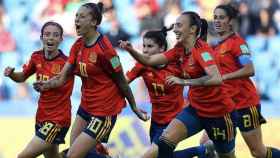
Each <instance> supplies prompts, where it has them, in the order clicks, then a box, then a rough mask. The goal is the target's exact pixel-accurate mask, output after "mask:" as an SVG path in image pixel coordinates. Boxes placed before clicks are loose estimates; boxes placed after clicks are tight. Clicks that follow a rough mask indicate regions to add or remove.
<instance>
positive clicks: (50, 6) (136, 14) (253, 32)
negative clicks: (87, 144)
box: [0, 0, 280, 158]
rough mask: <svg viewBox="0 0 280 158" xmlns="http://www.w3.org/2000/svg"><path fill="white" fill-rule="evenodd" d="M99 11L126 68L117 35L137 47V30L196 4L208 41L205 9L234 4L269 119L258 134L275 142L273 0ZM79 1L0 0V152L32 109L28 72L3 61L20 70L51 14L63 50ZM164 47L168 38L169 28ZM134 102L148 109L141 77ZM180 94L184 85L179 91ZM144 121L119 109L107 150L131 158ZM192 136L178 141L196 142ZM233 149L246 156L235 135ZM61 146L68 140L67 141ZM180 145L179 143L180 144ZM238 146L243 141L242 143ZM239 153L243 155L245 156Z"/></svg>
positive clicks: (24, 132)
mask: <svg viewBox="0 0 280 158" xmlns="http://www.w3.org/2000/svg"><path fill="white" fill-rule="evenodd" d="M100 1H102V2H103V3H104V7H105V11H104V16H103V21H102V24H101V26H100V28H99V30H100V31H101V32H102V33H103V34H106V35H107V36H108V37H109V38H110V40H111V42H112V44H113V46H114V47H116V49H117V52H118V54H119V56H120V58H121V62H122V65H123V68H124V70H125V72H126V71H127V70H129V69H130V68H131V67H132V66H133V65H134V63H135V61H134V60H133V59H132V58H131V57H130V55H129V54H128V53H126V52H124V51H122V50H120V49H118V48H117V41H118V40H120V39H121V40H130V41H131V42H132V43H133V45H134V46H135V47H136V48H137V49H140V50H141V45H142V40H141V34H142V33H143V31H145V30H146V29H160V28H161V27H163V26H169V25H171V24H172V23H173V22H174V21H175V20H176V17H177V16H178V15H179V14H180V13H181V12H182V11H186V10H187V11H196V12H198V13H199V14H200V15H201V17H204V18H206V19H207V20H208V22H209V38H208V39H209V42H210V43H212V42H215V41H216V38H215V37H216V36H215V33H214V31H213V26H212V20H213V18H212V14H213V9H214V8H215V6H217V5H218V4H221V3H232V4H233V5H234V6H236V7H237V8H238V9H239V12H240V16H239V19H238V21H237V24H236V29H237V31H238V32H239V33H240V34H241V36H243V37H244V38H245V39H246V40H247V42H248V45H249V47H250V49H251V50H252V52H253V61H254V64H255V69H256V75H255V77H254V78H253V80H254V82H255V84H256V86H257V88H258V91H259V93H260V96H261V99H262V105H263V106H262V110H263V114H264V116H265V117H266V118H268V123H267V124H266V125H265V126H264V139H265V142H267V143H268V144H271V145H274V146H278V147H280V136H277V135H273V137H272V136H271V135H272V134H271V133H272V131H278V130H280V119H279V116H280V114H279V111H280V105H279V101H280V34H279V30H280V0H234V1H233V0H100ZM86 2H96V0H0V73H1V75H0V129H1V130H0V158H12V157H16V154H17V153H18V152H19V151H21V149H23V147H24V146H25V144H26V143H28V141H29V140H30V139H31V138H32V135H33V134H34V128H33V127H34V116H35V112H36V108H37V103H36V101H37V99H38V95H39V94H38V93H37V92H35V91H34V90H33V89H32V83H33V82H34V81H35V77H30V78H29V79H28V81H27V82H26V83H21V84H18V83H14V82H13V81H11V80H10V79H9V78H5V77H4V76H3V70H4V68H5V67H6V66H13V67H15V68H16V70H21V67H22V65H23V64H24V63H26V62H27V61H28V59H29V58H30V56H31V54H32V52H33V51H34V50H37V49H40V48H41V41H40V29H41V26H42V25H43V24H44V22H46V21H48V20H54V21H56V22H58V23H60V24H61V25H62V26H63V28H64V32H65V34H64V41H63V42H62V44H61V47H60V48H61V49H62V50H63V51H64V52H65V53H66V54H67V55H68V54H69V50H70V48H71V45H72V44H73V42H74V41H75V39H77V36H76V34H75V28H74V17H75V13H76V11H77V9H78V8H79V7H80V6H81V5H82V4H83V3H86ZM168 40H169V45H170V47H171V46H172V45H173V44H174V42H175V37H174V34H173V33H172V32H169V34H168ZM80 86H81V81H80V79H79V78H76V79H75V86H74V87H75V88H74V91H73V95H72V103H73V109H72V112H73V116H75V113H76V110H77V107H78V106H79V102H80ZM131 88H132V90H133V92H134V94H135V97H136V100H137V102H138V104H139V106H141V107H143V108H144V109H146V110H147V111H150V109H151V107H150V104H149V98H148V96H147V91H146V88H145V86H144V84H143V82H142V80H141V79H139V80H136V81H135V82H133V83H132V84H131ZM185 94H187V89H186V90H185ZM148 126H149V123H142V122H140V121H138V120H137V119H136V117H135V116H134V114H132V113H131V110H130V109H129V108H126V109H124V111H123V113H122V114H121V117H120V119H119V120H118V123H117V127H116V128H115V129H114V131H113V134H112V137H111V143H109V147H110V149H111V152H112V153H113V154H120V155H122V156H123V157H127V158H129V157H137V156H135V155H139V154H141V153H142V152H143V148H145V147H147V146H148V145H149V139H148ZM198 138H199V136H196V137H194V138H191V140H189V141H186V143H183V145H180V146H181V147H184V146H193V145H197V144H198ZM237 142H238V143H237V150H236V151H237V153H238V154H240V155H242V157H250V156H249V153H248V150H247V149H246V147H245V143H244V142H243V140H241V139H240V138H238V141H237ZM66 146H67V144H66ZM180 146H179V148H180ZM244 147H245V148H244ZM244 155H245V156H244Z"/></svg>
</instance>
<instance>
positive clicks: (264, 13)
mask: <svg viewBox="0 0 280 158" xmlns="http://www.w3.org/2000/svg"><path fill="white" fill-rule="evenodd" d="M258 22H259V24H258V25H257V26H258V27H257V33H258V34H262V35H265V36H274V35H275V34H276V33H278V29H277V27H276V25H275V23H274V21H273V20H272V18H271V17H270V16H269V12H268V10H267V9H265V8H263V9H261V11H260V13H259V21H258Z"/></svg>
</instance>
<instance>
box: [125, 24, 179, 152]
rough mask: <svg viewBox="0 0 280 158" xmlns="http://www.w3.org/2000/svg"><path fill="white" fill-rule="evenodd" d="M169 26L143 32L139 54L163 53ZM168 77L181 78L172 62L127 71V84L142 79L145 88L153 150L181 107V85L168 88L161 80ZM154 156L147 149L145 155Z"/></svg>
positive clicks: (136, 67)
mask: <svg viewBox="0 0 280 158" xmlns="http://www.w3.org/2000/svg"><path fill="white" fill-rule="evenodd" d="M171 29H172V27H170V28H168V29H167V28H166V27H164V28H163V29H162V30H151V31H147V32H146V33H145V34H144V36H143V53H144V54H147V55H153V54H158V53H163V52H164V51H166V49H167V40H166V35H167V31H169V30H171ZM169 75H174V76H183V73H181V71H180V65H179V64H177V63H176V62H174V63H169V64H166V65H159V66H154V67H149V66H144V65H142V64H140V63H136V65H135V66H134V67H133V68H132V69H131V70H130V71H128V72H127V74H126V76H127V81H128V82H132V81H133V80H134V79H136V78H138V77H142V78H143V80H144V82H145V85H146V87H147V89H148V92H149V96H150V100H151V103H152V115H151V125H150V141H151V143H152V146H154V147H153V148H152V149H155V148H156V146H155V144H154V143H155V142H157V141H158V139H159V137H160V135H161V134H162V132H163V130H164V129H165V128H166V127H167V125H168V124H169V123H170V121H171V120H172V119H173V118H175V117H176V115H177V114H178V113H179V112H180V111H181V110H182V108H183V105H184V98H183V86H179V85H173V86H169V85H167V84H166V83H165V79H166V77H167V76H169ZM154 153H156V151H155V150H150V151H148V152H147V153H145V155H150V154H154Z"/></svg>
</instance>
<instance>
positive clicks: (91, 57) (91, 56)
mask: <svg viewBox="0 0 280 158" xmlns="http://www.w3.org/2000/svg"><path fill="white" fill-rule="evenodd" d="M88 60H89V62H91V63H96V60H97V54H96V53H95V52H92V53H89V57H88Z"/></svg>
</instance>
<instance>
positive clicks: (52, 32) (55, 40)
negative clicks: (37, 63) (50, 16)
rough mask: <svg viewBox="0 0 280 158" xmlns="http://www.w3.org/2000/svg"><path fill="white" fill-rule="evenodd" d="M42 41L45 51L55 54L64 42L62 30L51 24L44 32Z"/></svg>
mask: <svg viewBox="0 0 280 158" xmlns="http://www.w3.org/2000/svg"><path fill="white" fill-rule="evenodd" d="M41 40H42V43H43V48H44V50H45V51H48V52H55V51H57V49H58V46H59V44H60V42H61V41H62V30H61V29H60V28H59V27H58V26H56V25H52V24H49V25H47V26H45V27H44V29H43V30H42V36H41Z"/></svg>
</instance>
